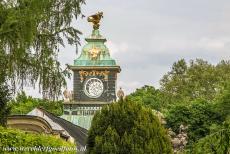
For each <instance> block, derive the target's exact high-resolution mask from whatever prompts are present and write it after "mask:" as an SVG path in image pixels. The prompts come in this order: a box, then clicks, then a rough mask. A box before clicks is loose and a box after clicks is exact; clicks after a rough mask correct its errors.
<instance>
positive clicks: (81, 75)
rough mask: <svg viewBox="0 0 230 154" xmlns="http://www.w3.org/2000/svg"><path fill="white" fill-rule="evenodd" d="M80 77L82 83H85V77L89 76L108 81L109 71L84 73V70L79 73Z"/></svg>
mask: <svg viewBox="0 0 230 154" xmlns="http://www.w3.org/2000/svg"><path fill="white" fill-rule="evenodd" d="M79 75H80V79H81V82H83V81H84V77H87V76H103V77H104V80H105V81H107V80H108V75H109V71H107V70H105V71H96V70H92V71H83V70H81V71H79Z"/></svg>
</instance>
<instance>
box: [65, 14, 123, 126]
mask: <svg viewBox="0 0 230 154" xmlns="http://www.w3.org/2000/svg"><path fill="white" fill-rule="evenodd" d="M102 15H103V14H102V12H99V13H97V14H95V15H92V16H90V17H89V18H88V21H89V22H93V24H94V26H93V31H92V34H91V35H90V36H89V37H88V38H86V39H85V40H86V42H87V43H86V45H84V47H83V48H82V52H81V54H80V56H79V57H78V58H77V59H75V60H74V64H73V65H71V66H70V69H71V70H72V71H73V100H72V101H69V102H65V104H64V115H63V116H62V117H63V118H65V119H67V120H69V121H71V122H72V123H74V124H77V125H79V126H81V127H84V128H86V129H89V127H90V124H91V120H92V118H93V115H94V114H95V112H96V111H98V110H100V109H101V107H102V106H103V105H106V104H109V103H112V102H114V101H116V82H117V73H119V72H120V71H121V69H120V66H118V65H117V64H116V61H115V60H114V59H112V58H111V56H110V53H109V49H108V48H107V47H106V45H105V42H106V39H105V38H104V37H103V36H102V35H101V34H100V32H99V21H100V18H101V17H102ZM98 19H99V21H98ZM97 21H98V22H97Z"/></svg>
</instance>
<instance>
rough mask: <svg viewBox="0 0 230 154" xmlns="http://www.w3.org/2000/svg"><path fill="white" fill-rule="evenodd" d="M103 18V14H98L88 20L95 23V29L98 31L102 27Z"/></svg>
mask: <svg viewBox="0 0 230 154" xmlns="http://www.w3.org/2000/svg"><path fill="white" fill-rule="evenodd" d="M101 18H103V12H98V13H96V14H93V15H91V16H89V17H88V18H87V20H88V22H92V23H93V29H94V30H97V29H99V27H100V24H99V23H100V20H101Z"/></svg>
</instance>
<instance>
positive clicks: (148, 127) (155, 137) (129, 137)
mask: <svg viewBox="0 0 230 154" xmlns="http://www.w3.org/2000/svg"><path fill="white" fill-rule="evenodd" d="M87 150H88V151H87V152H88V153H89V154H123V153H124V154H125V153H129V154H146V153H154V154H170V153H172V147H171V143H170V141H169V139H168V136H167V135H166V131H165V129H164V128H163V127H162V126H161V124H160V122H159V120H158V118H157V117H156V116H155V115H154V113H153V112H152V110H150V109H147V108H145V107H143V106H141V105H140V104H138V103H133V102H129V101H127V100H124V101H122V100H121V101H119V102H117V103H113V104H110V105H108V106H104V107H103V108H102V110H101V111H100V112H97V113H96V115H95V116H94V119H93V121H92V126H91V128H90V130H89V134H88V141H87Z"/></svg>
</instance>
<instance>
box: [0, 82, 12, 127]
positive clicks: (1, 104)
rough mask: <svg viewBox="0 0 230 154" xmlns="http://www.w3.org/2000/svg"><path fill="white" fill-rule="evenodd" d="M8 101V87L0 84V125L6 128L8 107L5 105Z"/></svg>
mask: <svg viewBox="0 0 230 154" xmlns="http://www.w3.org/2000/svg"><path fill="white" fill-rule="evenodd" d="M9 100H10V92H9V89H8V86H6V85H5V84H2V83H0V125H1V126H6V120H7V116H8V115H9V114H10V109H11V108H10V107H9V106H8V105H7V103H8V101H9Z"/></svg>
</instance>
